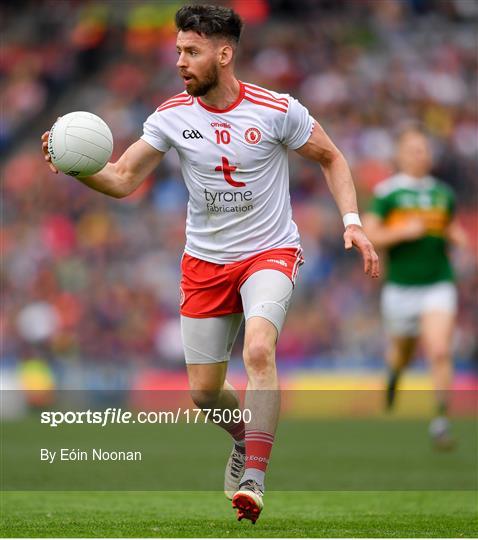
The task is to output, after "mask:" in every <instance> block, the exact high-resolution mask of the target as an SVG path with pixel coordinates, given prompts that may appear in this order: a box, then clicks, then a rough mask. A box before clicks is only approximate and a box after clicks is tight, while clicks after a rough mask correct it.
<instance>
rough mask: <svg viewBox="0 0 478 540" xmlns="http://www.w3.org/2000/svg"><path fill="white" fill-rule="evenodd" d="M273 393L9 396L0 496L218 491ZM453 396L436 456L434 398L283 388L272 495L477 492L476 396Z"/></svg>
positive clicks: (4, 397)
mask: <svg viewBox="0 0 478 540" xmlns="http://www.w3.org/2000/svg"><path fill="white" fill-rule="evenodd" d="M272 394H273V393H269V392H268V391H256V392H254V393H253V394H252V396H251V395H250V394H248V396H247V397H246V396H245V395H244V393H242V394H241V393H239V405H240V406H239V407H234V408H231V410H229V411H226V410H223V409H219V408H215V407H211V408H209V409H205V410H201V409H200V408H199V407H197V406H195V404H194V403H193V401H192V399H191V395H190V393H189V392H188V391H186V390H181V391H175V390H155V391H135V390H128V389H125V390H116V391H55V392H22V391H13V390H12V391H1V392H0V396H1V408H0V414H1V415H2V452H1V455H0V461H1V463H0V467H1V470H2V488H3V489H4V490H7V491H8V490H13V491H28V490H33V491H48V490H56V491H65V490H66V491H68V490H74V491H94V490H98V491H108V490H111V491H121V490H125V491H148V490H150V491H161V490H164V491H175V490H177V491H194V490H197V491H207V490H211V491H220V490H222V488H223V481H224V469H225V466H226V463H227V461H228V458H229V456H230V454H231V451H232V448H233V438H232V437H231V431H232V432H236V435H237V434H238V433H241V426H242V423H243V427H244V430H245V431H246V432H247V430H248V429H249V430H255V429H261V430H264V428H262V427H257V426H258V425H259V426H261V424H260V423H261V422H263V419H264V416H265V415H266V414H267V410H268V409H267V407H268V404H269V403H270V402H271V401H272V399H277V395H272ZM449 397H450V400H449V402H450V406H449V422H450V435H451V436H452V439H453V441H452V442H453V445H452V446H451V447H449V448H447V449H445V450H437V449H436V448H435V447H434V439H433V437H432V433H431V430H433V429H432V428H433V426H432V420H433V419H434V418H435V416H436V400H435V394H434V392H433V391H404V392H399V393H398V394H397V396H396V403H395V407H394V409H393V410H392V411H388V412H386V411H385V407H384V405H385V401H384V399H385V397H384V394H383V392H380V391H377V390H360V391H355V390H354V391H341V390H333V391H328V390H317V391H315V390H301V391H298V390H296V391H281V392H280V402H281V414H280V420H279V424H278V428H277V431H276V433H275V440H274V444H273V448H272V453H271V457H270V462H269V465H268V469H267V479H266V483H267V489H268V491H274V490H278V491H309V490H310V491H334V490H338V491H362V490H366V491H397V490H399V491H406V490H477V489H478V480H477V479H478V422H477V412H476V411H477V409H476V405H477V403H478V399H477V398H478V393H477V391H476V390H469V391H468V390H460V391H454V392H452V393H451V394H450V396H449ZM251 400H252V402H254V403H253V404H254V405H255V407H252V406H250V404H251ZM254 414H257V417H254ZM225 427H227V428H228V430H229V433H228V432H227V430H226V429H224V428H225ZM435 427H436V426H435Z"/></svg>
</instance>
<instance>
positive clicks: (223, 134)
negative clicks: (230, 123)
mask: <svg viewBox="0 0 478 540" xmlns="http://www.w3.org/2000/svg"><path fill="white" fill-rule="evenodd" d="M215 133H216V143H217V144H221V143H222V144H229V143H230V142H231V134H230V133H229V131H225V130H222V131H219V129H216V131H215Z"/></svg>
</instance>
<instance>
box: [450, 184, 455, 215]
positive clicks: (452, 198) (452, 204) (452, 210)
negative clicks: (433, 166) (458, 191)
mask: <svg viewBox="0 0 478 540" xmlns="http://www.w3.org/2000/svg"><path fill="white" fill-rule="evenodd" d="M448 212H449V213H450V218H453V217H454V216H455V214H456V197H455V193H454V192H453V191H452V190H451V189H450V190H449V192H448Z"/></svg>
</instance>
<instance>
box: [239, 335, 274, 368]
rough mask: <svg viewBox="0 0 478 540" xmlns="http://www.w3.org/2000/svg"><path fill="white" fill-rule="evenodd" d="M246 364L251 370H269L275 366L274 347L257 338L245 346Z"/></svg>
mask: <svg viewBox="0 0 478 540" xmlns="http://www.w3.org/2000/svg"><path fill="white" fill-rule="evenodd" d="M244 362H245V364H246V365H247V367H248V368H249V369H252V370H255V371H263V370H267V369H268V368H269V367H271V366H273V364H274V345H273V344H271V343H268V342H267V341H265V340H263V339H260V338H256V339H251V340H250V341H249V342H247V343H246V344H245V345H244Z"/></svg>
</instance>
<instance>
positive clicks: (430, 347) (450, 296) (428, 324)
mask: <svg viewBox="0 0 478 540" xmlns="http://www.w3.org/2000/svg"><path fill="white" fill-rule="evenodd" d="M456 308H457V292H456V287H455V286H454V284H452V283H437V284H436V285H433V286H430V287H429V289H428V292H427V295H426V297H425V302H424V307H423V311H422V314H421V320H420V323H421V337H422V342H423V346H424V349H425V353H426V355H427V357H432V358H443V357H446V356H449V355H450V353H451V343H452V339H453V330H454V327H455V318H456Z"/></svg>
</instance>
